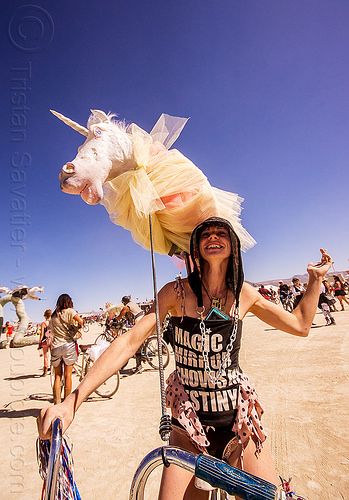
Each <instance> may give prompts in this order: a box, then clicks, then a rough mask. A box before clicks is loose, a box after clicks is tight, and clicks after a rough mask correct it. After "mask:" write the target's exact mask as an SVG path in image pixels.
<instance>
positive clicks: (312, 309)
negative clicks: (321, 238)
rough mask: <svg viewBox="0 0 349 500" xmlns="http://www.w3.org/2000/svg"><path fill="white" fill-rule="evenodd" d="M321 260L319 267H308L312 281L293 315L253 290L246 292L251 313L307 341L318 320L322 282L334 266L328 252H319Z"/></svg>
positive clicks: (311, 264) (310, 280)
mask: <svg viewBox="0 0 349 500" xmlns="http://www.w3.org/2000/svg"><path fill="white" fill-rule="evenodd" d="M320 251H321V260H320V261H319V262H318V263H317V264H315V265H314V264H313V263H312V262H310V263H309V264H308V267H307V272H308V274H309V281H308V286H307V289H306V291H305V293H304V295H303V298H302V300H301V301H300V302H299V304H298V306H297V307H296V309H295V310H294V311H293V312H292V313H288V312H287V311H285V310H284V309H282V308H281V307H279V306H277V305H275V304H273V303H272V302H270V301H269V300H265V299H263V297H261V295H260V294H259V293H258V292H257V291H256V290H255V289H254V288H252V287H249V286H248V288H246V289H245V287H246V284H245V285H244V289H243V290H244V293H245V296H246V298H247V299H248V300H249V301H250V304H251V305H250V307H249V308H248V310H249V311H250V312H252V313H253V314H255V315H256V316H257V317H258V318H259V319H261V320H262V321H264V322H265V323H267V324H268V325H271V326H273V327H274V328H277V329H278V330H282V331H284V332H287V333H291V334H292V335H298V336H300V337H306V336H307V335H308V333H309V330H310V327H311V325H312V322H313V319H314V317H315V313H316V309H317V305H318V301H319V295H320V287H321V283H322V279H323V277H324V276H325V274H326V273H327V272H328V271H329V269H330V267H331V265H332V259H331V257H330V256H329V255H328V254H327V250H325V249H323V248H320Z"/></svg>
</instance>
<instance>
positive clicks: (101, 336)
mask: <svg viewBox="0 0 349 500" xmlns="http://www.w3.org/2000/svg"><path fill="white" fill-rule="evenodd" d="M100 340H106V341H107V342H110V343H111V342H113V340H114V339H113V337H112V335H111V334H110V333H106V332H103V333H100V334H99V335H98V337H96V340H95V341H94V343H95V344H98V342H99V341H100Z"/></svg>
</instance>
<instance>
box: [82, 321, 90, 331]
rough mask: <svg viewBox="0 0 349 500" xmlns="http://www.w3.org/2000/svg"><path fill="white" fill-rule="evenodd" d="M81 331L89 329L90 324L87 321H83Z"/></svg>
mask: <svg viewBox="0 0 349 500" xmlns="http://www.w3.org/2000/svg"><path fill="white" fill-rule="evenodd" d="M82 331H83V332H85V333H87V332H88V331H90V325H89V324H88V323H84V326H83V327H82Z"/></svg>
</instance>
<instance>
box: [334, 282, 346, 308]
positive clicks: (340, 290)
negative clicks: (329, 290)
mask: <svg viewBox="0 0 349 500" xmlns="http://www.w3.org/2000/svg"><path fill="white" fill-rule="evenodd" d="M333 278H334V285H333V289H334V296H335V297H337V299H338V300H339V303H340V305H341V311H344V302H346V303H347V304H348V305H349V302H348V299H347V298H346V296H345V288H344V283H342V281H341V280H340V279H339V278H338V276H333Z"/></svg>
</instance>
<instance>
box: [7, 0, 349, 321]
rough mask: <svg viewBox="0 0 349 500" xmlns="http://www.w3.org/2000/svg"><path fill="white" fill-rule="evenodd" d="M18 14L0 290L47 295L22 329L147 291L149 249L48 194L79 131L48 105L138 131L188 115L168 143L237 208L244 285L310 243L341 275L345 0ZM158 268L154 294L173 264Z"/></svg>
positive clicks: (191, 1) (346, 239)
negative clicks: (64, 298)
mask: <svg viewBox="0 0 349 500" xmlns="http://www.w3.org/2000/svg"><path fill="white" fill-rule="evenodd" d="M25 6H26V3H25V2H23V1H16V0H15V1H12V2H3V4H2V6H1V24H2V25H1V35H0V36H1V46H2V50H1V67H2V92H1V96H2V113H1V130H2V139H3V141H2V143H3V148H2V155H1V158H2V162H1V193H2V196H1V210H2V214H3V216H2V219H1V222H0V228H1V235H2V243H1V250H2V251H1V264H2V265H1V275H0V284H1V285H4V286H8V287H10V288H12V287H14V286H16V284H19V283H20V284H27V285H28V286H39V285H40V286H44V287H45V291H44V293H43V294H41V297H42V298H44V299H45V301H42V302H32V301H27V302H26V307H27V311H28V313H29V315H30V316H31V318H32V319H33V321H40V320H41V317H42V312H43V310H44V309H46V308H47V307H51V308H53V307H54V305H55V301H56V299H57V297H58V295H59V294H60V293H63V292H67V293H69V294H71V296H72V298H73V300H74V305H75V307H76V309H77V310H79V311H81V312H83V311H87V310H91V309H98V308H99V307H101V306H103V305H104V303H105V302H106V301H111V302H115V301H119V299H120V297H121V296H122V295H124V294H126V293H127V294H132V298H133V299H136V298H139V299H140V300H143V299H146V298H151V297H152V281H151V261H150V255H149V252H147V251H145V250H143V249H142V248H141V247H139V246H137V245H136V244H135V243H134V242H133V240H132V238H131V236H130V234H129V233H128V232H127V231H126V230H124V229H122V228H121V227H118V226H115V225H113V224H112V223H111V222H110V221H109V218H108V214H107V212H106V211H105V209H104V208H103V207H102V206H88V205H86V204H85V203H84V202H83V201H82V200H81V198H80V197H78V196H72V195H67V194H63V193H62V192H61V191H60V189H59V183H58V173H59V171H60V169H61V167H62V165H63V164H64V163H65V162H66V161H69V160H71V159H73V158H74V156H75V154H76V150H77V147H78V146H79V145H80V144H81V143H82V136H81V135H80V134H78V133H77V132H74V131H73V130H72V129H70V128H68V127H67V126H65V125H64V124H63V123H61V122H60V121H58V120H57V119H56V118H55V117H54V116H53V115H51V114H50V113H49V109H50V108H51V109H55V110H57V111H59V112H61V113H63V114H65V115H67V116H69V117H70V118H72V119H73V120H75V121H77V122H79V123H81V124H82V125H86V122H87V119H88V116H89V110H90V109H91V108H92V109H101V110H104V111H106V112H108V111H111V112H114V113H117V114H118V115H119V117H120V118H121V119H125V120H126V121H127V122H128V123H132V122H135V123H137V124H138V125H139V126H141V127H142V128H144V129H145V130H147V131H150V130H151V128H152V127H153V125H154V123H155V122H156V121H157V119H158V117H159V116H160V114H161V113H168V114H172V115H175V116H183V117H190V120H189V122H188V123H187V125H186V127H185V128H184V130H183V132H182V134H181V136H180V138H179V139H178V141H177V142H176V143H175V147H176V148H177V149H179V150H180V151H181V152H182V153H183V154H185V155H186V156H187V157H189V158H190V159H191V160H192V161H193V162H194V163H195V164H196V165H197V166H198V167H199V168H201V170H203V172H204V173H205V174H206V175H207V177H208V179H209V181H210V182H211V184H212V185H213V186H216V187H219V188H222V189H225V190H228V191H232V192H236V193H239V194H240V195H241V196H242V197H243V198H244V199H245V201H244V203H243V208H244V210H243V212H242V220H243V224H244V226H245V227H246V229H247V230H248V231H249V232H250V233H251V234H252V235H253V237H254V238H255V239H256V240H257V245H256V246H255V247H254V248H253V249H251V250H250V251H249V252H248V253H246V254H245V255H244V265H245V276H246V279H248V280H251V281H263V280H267V279H274V278H281V277H283V278H287V277H290V276H292V275H294V274H302V273H304V272H305V269H306V265H307V263H308V262H309V261H310V260H314V261H315V260H317V259H318V256H319V250H318V249H319V248H320V247H325V248H328V250H329V252H330V253H331V255H332V256H333V258H334V261H335V263H334V266H335V269H336V270H345V269H348V267H349V263H348V258H349V248H348V246H349V245H348V243H349V236H348V235H349V232H348V229H347V227H348V224H347V222H348V216H347V213H346V207H347V197H348V158H349V141H348V130H349V99H348V81H349V65H348V60H349V31H348V24H347V22H348V18H349V4H348V2H347V1H346V0H328V1H324V0H314V1H312V0H307V1H304V0H299V1H297V0H283V1H282V2H281V1H279V0H265V1H263V2H261V1H260V0H229V1H228V0H218V1H216V2H213V1H207V0H186V1H184V0H183V1H182V0H180V1H178V0H176V1H172V0H169V1H167V2H163V1H151V0H150V1H149V2H140V1H136V0H133V1H128V2H125V1H118V2H113V1H101V2H91V1H90V0H87V1H84V2H82V1H81V0H78V1H75V2H68V1H62V2H49V1H41V0H38V1H37V2H36V3H34V2H33V3H31V7H25ZM20 95H21V97H20ZM23 107H24V108H25V109H23ZM19 108H20V109H19ZM23 131H24V132H23ZM16 176H17V177H16ZM18 200H20V201H18ZM20 217H22V219H21V218H20ZM156 263H157V272H158V285H159V287H160V286H162V285H163V284H164V283H166V282H167V281H169V280H172V279H174V277H175V276H176V274H177V268H176V267H175V266H174V264H173V263H172V262H171V261H170V260H169V259H168V258H167V257H166V256H157V258H156ZM7 308H9V309H8V310H7ZM4 313H5V319H15V314H14V312H13V311H11V309H10V306H6V308H5V310H4Z"/></svg>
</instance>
